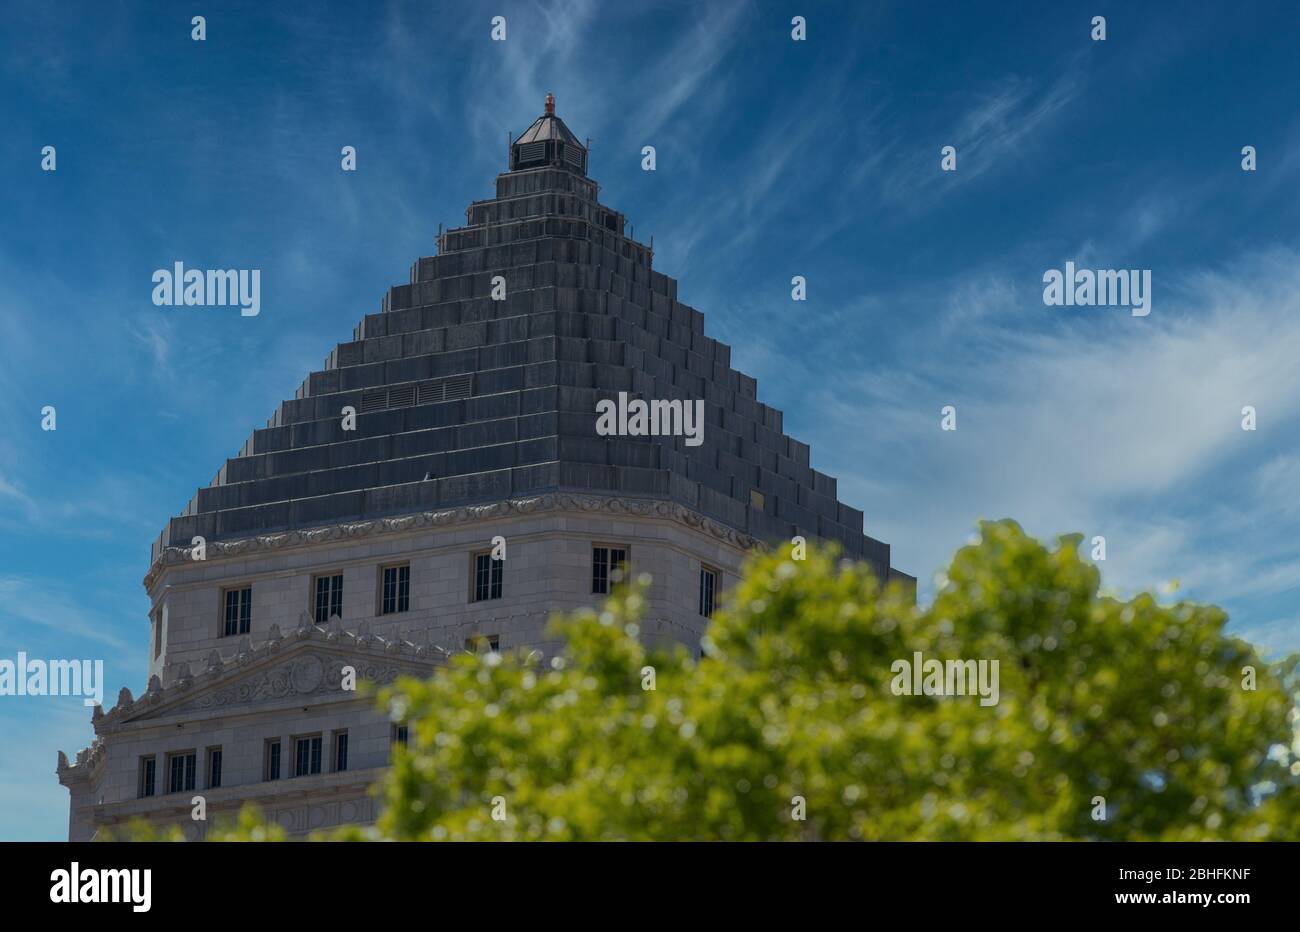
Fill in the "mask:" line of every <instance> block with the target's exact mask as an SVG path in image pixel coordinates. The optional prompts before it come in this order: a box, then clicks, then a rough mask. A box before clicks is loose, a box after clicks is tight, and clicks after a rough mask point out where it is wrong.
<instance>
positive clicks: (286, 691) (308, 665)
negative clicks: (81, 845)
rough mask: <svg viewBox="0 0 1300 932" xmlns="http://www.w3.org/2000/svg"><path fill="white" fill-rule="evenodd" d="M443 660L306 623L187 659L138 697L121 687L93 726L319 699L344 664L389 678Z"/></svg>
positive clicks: (381, 681)
mask: <svg viewBox="0 0 1300 932" xmlns="http://www.w3.org/2000/svg"><path fill="white" fill-rule="evenodd" d="M440 662H441V655H440V654H438V653H437V652H436V650H431V649H429V648H427V647H417V646H416V645H414V644H411V643H409V642H404V641H391V640H384V639H382V638H378V637H372V636H366V635H364V634H362V635H356V634H350V633H346V632H342V631H340V630H338V629H337V627H336V628H335V629H333V630H329V631H327V630H325V629H322V628H319V627H315V626H312V627H305V628H300V629H298V630H297V631H295V632H293V634H292V635H291V636H290V637H289V638H287V639H282V638H278V637H276V638H274V639H272V640H270V641H268V642H265V643H263V644H261V645H259V646H258V647H257V648H256V649H253V648H251V647H249V646H248V645H246V644H245V645H244V649H241V650H240V651H239V652H238V653H236V654H235V655H234V657H232V658H230V659H223V658H221V657H220V655H218V654H217V653H216V652H215V651H214V652H213V654H212V655H211V656H210V657H209V658H208V661H207V664H206V666H204V668H203V670H202V671H201V672H197V673H195V672H193V671H192V670H191V666H192V665H188V664H182V665H180V667H179V668H178V669H177V670H176V671H175V672H174V673H173V675H172V676H171V677H170V679H169V680H168V683H167V685H166V686H163V685H162V682H161V680H160V679H159V678H158V677H156V676H155V677H153V678H152V679H151V680H150V684H149V689H148V691H146V692H145V694H144V695H143V696H141V697H140V698H139V699H138V700H133V699H132V698H131V694H130V692H129V691H128V690H123V691H122V694H121V696H120V697H119V700H118V705H117V706H116V707H115V708H114V709H113V710H112V711H111V712H109V713H107V714H102V715H98V716H96V718H95V720H94V723H95V727H96V732H97V733H100V734H103V733H106V732H111V731H114V730H116V729H117V728H118V727H120V726H124V725H128V724H133V723H138V722H142V721H150V720H156V719H163V718H170V717H172V716H190V717H196V716H198V717H201V716H203V715H205V714H210V713H220V712H222V711H224V710H227V709H243V708H248V707H254V706H258V705H274V704H276V703H279V702H281V701H283V700H290V699H298V698H301V697H313V698H315V699H316V700H317V701H319V700H320V699H322V698H327V697H329V696H330V695H338V694H340V693H341V691H342V681H343V668H344V667H347V666H351V667H354V668H355V669H356V675H357V681H358V682H362V681H366V682H370V683H374V684H377V685H386V684H388V683H391V682H393V681H394V680H395V679H397V677H399V676H401V675H403V674H409V675H415V676H428V675H430V674H431V673H432V672H433V670H434V668H435V667H436V666H437V665H438V664H439V663H440Z"/></svg>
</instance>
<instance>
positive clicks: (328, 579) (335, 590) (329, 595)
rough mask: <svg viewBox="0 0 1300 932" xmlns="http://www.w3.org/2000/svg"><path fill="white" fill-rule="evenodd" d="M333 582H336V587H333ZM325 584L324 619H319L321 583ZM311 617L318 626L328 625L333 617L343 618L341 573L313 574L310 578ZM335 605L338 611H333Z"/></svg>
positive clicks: (340, 571)
mask: <svg viewBox="0 0 1300 932" xmlns="http://www.w3.org/2000/svg"><path fill="white" fill-rule="evenodd" d="M334 580H338V585H337V586H335V585H334ZM322 582H325V583H327V585H326V590H325V596H326V598H325V601H326V609H325V617H324V618H322V617H320V612H321V588H320V587H321V583H322ZM311 593H312V602H311V617H312V619H313V620H314V621H315V623H316V624H318V625H324V624H329V620H330V619H331V618H333V617H334V616H335V615H338V616H339V618H342V617H343V571H342V570H339V571H338V572H335V573H313V574H312V577H311ZM335 603H337V604H338V611H334V610H333V609H334V606H335Z"/></svg>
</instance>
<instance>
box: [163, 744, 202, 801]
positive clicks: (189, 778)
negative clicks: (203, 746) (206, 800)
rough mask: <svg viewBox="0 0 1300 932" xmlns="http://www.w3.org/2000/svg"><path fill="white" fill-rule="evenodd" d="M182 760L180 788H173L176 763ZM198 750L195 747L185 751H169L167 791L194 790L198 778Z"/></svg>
mask: <svg viewBox="0 0 1300 932" xmlns="http://www.w3.org/2000/svg"><path fill="white" fill-rule="evenodd" d="M177 762H180V765H181V766H180V777H181V779H180V782H181V785H180V787H179V788H176V789H173V785H174V784H175V782H176V779H175V778H176V764H177ZM198 769H199V766H198V752H197V750H196V749H195V748H190V749H189V750H185V751H169V752H168V753H167V792H168V794H171V793H190V792H193V791H194V788H195V786H196V785H197V782H198V780H197V778H198V773H197V771H198Z"/></svg>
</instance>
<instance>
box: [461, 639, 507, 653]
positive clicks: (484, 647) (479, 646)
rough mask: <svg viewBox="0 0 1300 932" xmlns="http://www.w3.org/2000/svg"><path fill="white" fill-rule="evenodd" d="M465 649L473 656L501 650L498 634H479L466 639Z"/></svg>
mask: <svg viewBox="0 0 1300 932" xmlns="http://www.w3.org/2000/svg"><path fill="white" fill-rule="evenodd" d="M465 649H466V650H467V651H470V652H471V653H475V654H487V653H495V652H496V651H498V650H500V649H501V636H500V635H499V634H480V635H478V636H477V637H472V638H466V639H465Z"/></svg>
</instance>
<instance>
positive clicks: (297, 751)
mask: <svg viewBox="0 0 1300 932" xmlns="http://www.w3.org/2000/svg"><path fill="white" fill-rule="evenodd" d="M320 744H321V742H320V735H308V736H307V737H305V738H297V739H295V741H294V761H293V775H294V776H295V777H305V776H308V775H310V774H314V773H320Z"/></svg>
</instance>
